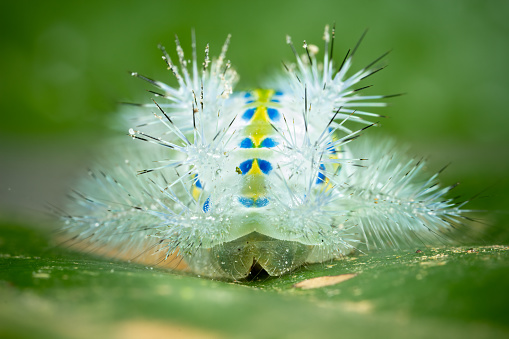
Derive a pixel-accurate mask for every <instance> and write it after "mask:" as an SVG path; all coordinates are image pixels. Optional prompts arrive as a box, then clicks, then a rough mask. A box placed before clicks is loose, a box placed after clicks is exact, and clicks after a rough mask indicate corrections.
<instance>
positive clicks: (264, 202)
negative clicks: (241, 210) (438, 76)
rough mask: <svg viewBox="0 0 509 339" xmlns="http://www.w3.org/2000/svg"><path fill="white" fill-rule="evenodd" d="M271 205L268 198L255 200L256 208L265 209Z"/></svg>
mask: <svg viewBox="0 0 509 339" xmlns="http://www.w3.org/2000/svg"><path fill="white" fill-rule="evenodd" d="M268 204H269V199H267V198H258V199H256V200H255V202H254V205H255V206H256V207H265V206H267V205H268Z"/></svg>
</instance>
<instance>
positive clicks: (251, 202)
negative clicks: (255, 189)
mask: <svg viewBox="0 0 509 339" xmlns="http://www.w3.org/2000/svg"><path fill="white" fill-rule="evenodd" d="M239 202H240V203H241V204H242V205H244V206H245V207H253V205H254V200H253V199H251V198H245V197H239Z"/></svg>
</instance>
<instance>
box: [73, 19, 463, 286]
mask: <svg viewBox="0 0 509 339" xmlns="http://www.w3.org/2000/svg"><path fill="white" fill-rule="evenodd" d="M229 39H230V37H228V39H227V41H226V43H225V44H224V46H223V48H222V50H221V53H220V55H219V57H218V58H217V59H213V60H210V58H209V47H208V45H207V47H206V50H205V58H204V62H203V64H202V65H198V62H197V55H196V44H195V42H194V41H195V39H194V36H193V46H192V47H193V48H192V61H190V62H188V61H187V59H186V58H185V56H184V52H183V49H182V48H181V46H180V43H179V41H178V39H177V40H176V43H177V56H178V60H179V62H178V66H177V65H176V64H174V63H173V61H172V60H171V58H170V56H169V55H168V54H167V52H166V51H165V49H164V48H161V50H162V51H163V59H164V60H165V62H166V64H167V67H168V70H170V71H171V72H172V73H173V76H174V77H175V78H176V80H177V86H175V87H172V86H169V85H166V84H164V83H162V82H159V81H154V80H151V79H149V78H146V77H144V76H141V75H139V74H137V73H133V75H134V76H137V77H140V78H142V79H144V80H146V81H148V82H150V83H151V84H153V85H154V86H156V87H157V88H158V90H159V91H160V92H154V93H155V94H156V96H158V97H159V98H158V99H157V100H154V101H153V103H148V104H143V105H139V106H140V117H139V118H140V119H141V121H142V123H140V124H139V125H138V127H136V128H131V129H129V134H130V136H131V137H132V138H134V139H139V140H142V141H145V142H146V143H141V142H138V141H136V142H134V143H133V142H130V141H129V140H127V141H126V142H125V145H122V146H119V147H118V149H114V150H112V151H113V152H112V153H113V154H112V155H111V157H110V159H109V160H108V161H105V162H104V163H103V164H102V165H100V166H98V169H97V170H95V171H93V172H90V175H91V180H88V181H87V182H86V183H84V184H83V186H82V188H81V190H80V192H79V193H78V192H75V199H74V202H73V204H72V206H71V209H72V213H70V214H68V215H66V216H65V217H64V218H65V219H66V227H65V229H66V232H68V234H69V235H70V236H72V237H73V239H74V240H80V241H81V240H83V241H84V242H85V243H86V244H87V245H89V246H93V247H94V248H97V249H102V251H103V253H107V252H108V251H112V252H111V253H115V254H116V255H118V254H119V253H125V254H127V255H131V256H134V254H135V253H138V254H140V253H141V255H140V256H142V257H150V255H151V254H152V253H153V252H158V253H163V254H164V255H163V259H166V260H167V261H168V262H170V263H171V264H170V266H172V267H177V266H178V267H179V268H180V267H182V260H183V262H185V265H187V267H188V268H189V269H191V270H192V271H194V272H195V273H196V274H200V275H205V276H209V277H220V278H232V279H239V278H244V277H246V276H248V275H249V274H250V273H251V271H252V270H253V269H254V267H258V268H260V267H261V268H263V269H264V270H265V271H267V272H268V273H269V274H270V275H276V276H277V275H281V274H284V273H285V272H289V271H291V270H293V269H294V268H296V267H298V266H301V265H302V264H304V263H311V262H322V261H325V260H329V259H331V258H338V257H340V256H343V255H347V254H349V253H351V252H352V251H353V250H354V249H363V248H368V249H370V248H381V247H401V246H405V245H412V244H422V243H425V244H430V243H433V242H436V240H437V239H440V240H441V241H444V240H447V239H449V237H448V234H449V233H450V232H451V229H452V228H453V226H454V225H456V224H461V222H462V219H463V218H464V217H463V216H462V214H463V213H464V212H465V210H462V209H461V207H462V205H457V204H455V203H453V202H452V201H451V200H448V199H445V198H444V195H445V194H446V193H447V192H448V191H449V190H450V187H447V188H439V186H438V184H437V182H436V177H437V175H434V176H432V177H431V178H426V177H425V176H423V174H422V173H421V170H422V167H423V163H422V162H414V161H411V160H410V161H409V160H407V159H405V158H404V157H403V156H402V155H401V154H398V153H397V152H394V150H393V149H392V146H391V144H390V143H385V144H384V143H380V142H375V141H372V140H369V139H365V137H363V138H361V140H360V141H357V140H356V139H357V138H358V137H359V136H360V135H361V132H362V131H363V130H365V129H366V128H368V127H370V126H372V125H373V122H372V121H370V119H372V118H376V117H377V116H378V115H377V114H374V113H369V112H366V111H363V110H362V109H363V108H364V107H375V106H384V105H385V104H384V103H381V102H379V101H377V100H380V99H383V98H385V97H388V96H383V95H376V96H363V95H360V94H359V93H360V91H361V90H362V89H364V88H366V87H363V86H362V85H359V82H361V81H362V80H363V79H365V78H366V77H368V76H370V75H371V74H374V73H376V72H377V71H379V70H380V69H381V68H372V66H373V65H375V64H376V63H377V62H378V61H379V60H380V59H381V58H382V57H383V56H385V54H384V55H382V57H380V58H378V59H376V60H375V61H374V62H373V63H371V64H370V65H368V66H367V67H365V68H363V69H361V70H360V71H358V72H356V73H354V74H353V75H350V76H348V75H347V73H348V72H349V70H350V67H351V64H352V57H353V56H354V54H355V52H356V50H357V47H358V44H357V46H356V47H355V48H354V49H353V50H352V51H351V52H350V51H349V53H348V54H347V55H346V57H345V58H344V59H343V60H342V63H340V64H339V66H336V65H335V63H334V62H333V60H332V59H333V53H332V46H333V42H334V29H333V30H332V38H331V34H330V31H329V28H328V27H326V29H325V34H324V41H325V48H324V49H325V53H324V57H323V63H318V62H317V59H316V53H317V48H316V47H315V46H311V45H308V44H307V43H306V42H304V50H305V54H304V57H301V56H299V54H298V53H297V51H296V50H295V48H294V47H293V44H292V42H291V39H290V38H289V37H288V38H287V42H288V43H289V44H290V46H291V48H292V50H293V52H294V53H295V56H296V64H291V65H285V69H286V71H287V75H286V76H282V77H281V78H280V81H279V83H278V85H277V86H278V89H277V90H270V89H269V90H266V89H265V90H262V89H257V90H253V91H251V92H242V93H236V92H234V91H233V88H234V86H235V82H236V80H237V74H236V72H235V71H234V70H233V69H232V68H231V66H230V62H229V61H226V59H225V58H226V56H225V55H226V51H227V48H228V44H229ZM361 40H362V38H361ZM359 42H360V41H359ZM329 48H330V54H329ZM141 107H148V108H149V109H150V110H151V112H152V113H151V114H150V115H148V114H145V113H146V109H143V108H141ZM150 116H152V118H151V117H150ZM362 140H363V141H362ZM155 161H157V162H158V165H157V166H156V167H154V166H153V164H154V162H155ZM361 165H362V166H361ZM151 258H153V257H151ZM154 260H155V259H154ZM145 261H146V260H145Z"/></svg>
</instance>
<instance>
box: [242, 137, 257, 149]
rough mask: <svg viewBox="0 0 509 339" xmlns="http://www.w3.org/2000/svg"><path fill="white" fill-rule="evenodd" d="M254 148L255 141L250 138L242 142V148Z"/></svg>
mask: <svg viewBox="0 0 509 339" xmlns="http://www.w3.org/2000/svg"><path fill="white" fill-rule="evenodd" d="M253 147H254V144H253V140H251V139H250V138H245V139H244V140H242V141H241V142H240V148H253Z"/></svg>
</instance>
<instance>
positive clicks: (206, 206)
mask: <svg viewBox="0 0 509 339" xmlns="http://www.w3.org/2000/svg"><path fill="white" fill-rule="evenodd" d="M211 207H212V206H211V204H210V197H208V198H207V200H205V203H204V204H203V212H205V213H207V212H209V211H210V208H211Z"/></svg>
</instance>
